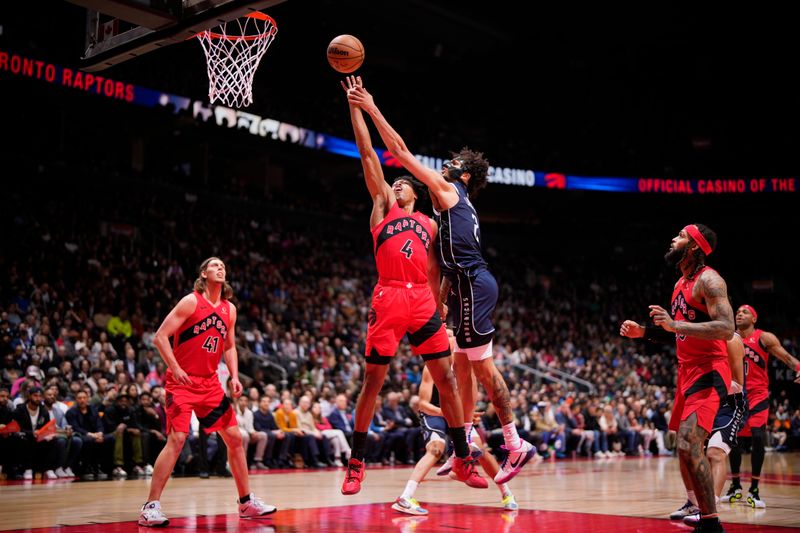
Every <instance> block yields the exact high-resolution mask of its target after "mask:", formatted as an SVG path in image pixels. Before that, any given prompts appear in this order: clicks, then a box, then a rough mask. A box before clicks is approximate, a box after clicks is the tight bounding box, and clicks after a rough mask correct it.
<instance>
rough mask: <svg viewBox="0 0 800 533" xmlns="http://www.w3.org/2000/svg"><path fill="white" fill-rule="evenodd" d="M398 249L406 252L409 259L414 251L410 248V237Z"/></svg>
mask: <svg viewBox="0 0 800 533" xmlns="http://www.w3.org/2000/svg"><path fill="white" fill-rule="evenodd" d="M400 251H401V252H403V253H404V254H406V259H411V256H412V255H413V253H414V249H413V248H411V239H408V240H407V241H406V243H405V244H404V245H403V247H402V248H400Z"/></svg>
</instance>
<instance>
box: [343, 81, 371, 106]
mask: <svg viewBox="0 0 800 533" xmlns="http://www.w3.org/2000/svg"><path fill="white" fill-rule="evenodd" d="M347 101H348V102H349V103H350V104H352V105H357V106H358V107H360V108H361V109H364V110H365V111H366V110H367V109H369V108H371V107H374V106H375V100H373V99H372V95H371V94H369V92H367V90H366V89H365V88H364V86H363V85H359V86H356V87H354V88H352V89H348V90H347Z"/></svg>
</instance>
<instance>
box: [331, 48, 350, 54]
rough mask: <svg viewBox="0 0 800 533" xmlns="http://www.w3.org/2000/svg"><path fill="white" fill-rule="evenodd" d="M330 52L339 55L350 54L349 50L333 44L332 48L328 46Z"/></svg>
mask: <svg viewBox="0 0 800 533" xmlns="http://www.w3.org/2000/svg"><path fill="white" fill-rule="evenodd" d="M328 53H329V54H334V55H337V56H349V55H350V52H348V51H347V50H342V49H341V48H336V47H335V46H331V47H330V48H328Z"/></svg>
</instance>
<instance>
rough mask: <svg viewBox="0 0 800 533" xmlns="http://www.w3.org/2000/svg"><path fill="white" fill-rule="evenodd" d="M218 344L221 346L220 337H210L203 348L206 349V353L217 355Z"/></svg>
mask: <svg viewBox="0 0 800 533" xmlns="http://www.w3.org/2000/svg"><path fill="white" fill-rule="evenodd" d="M218 344H219V337H216V336H214V335H209V336H208V337H206V341H205V342H204V343H203V348H205V349H206V351H208V352H211V353H217V345H218Z"/></svg>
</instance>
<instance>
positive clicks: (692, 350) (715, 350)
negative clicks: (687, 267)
mask: <svg viewBox="0 0 800 533" xmlns="http://www.w3.org/2000/svg"><path fill="white" fill-rule="evenodd" d="M706 269H709V267H703V268H702V269H700V271H699V272H697V273H696V274H695V276H694V277H693V278H692V279H687V278H686V277H681V279H679V280H678V283H676V284H675V290H674V291H673V293H672V309H671V314H672V318H673V319H674V320H683V321H686V322H708V321H709V320H711V317H709V316H708V307H706V306H705V305H704V304H701V303H700V302H696V301H694V299H693V298H692V289H693V288H694V284H695V282H696V281H697V279H698V278H699V277H700V275H701V274H702V273H703V272H704V271H705V270H706ZM709 270H710V269H709ZM675 339H676V342H677V351H678V362H679V363H680V364H682V365H684V364H689V365H700V364H703V363H709V362H712V361H714V360H715V359H718V358H722V359H727V357H728V349H727V345H726V344H725V341H723V340H708V339H698V338H697V337H689V336H687V335H678V334H676V335H675Z"/></svg>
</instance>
